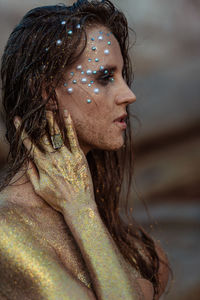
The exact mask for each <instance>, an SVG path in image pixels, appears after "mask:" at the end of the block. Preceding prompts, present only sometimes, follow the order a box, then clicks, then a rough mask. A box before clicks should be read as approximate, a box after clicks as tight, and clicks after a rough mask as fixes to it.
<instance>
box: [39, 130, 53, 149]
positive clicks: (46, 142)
mask: <svg viewBox="0 0 200 300" xmlns="http://www.w3.org/2000/svg"><path fill="white" fill-rule="evenodd" d="M41 143H42V146H43V148H44V150H45V151H47V152H52V151H53V147H52V144H51V142H50V140H49V138H48V136H47V134H44V135H43V136H42V138H41Z"/></svg>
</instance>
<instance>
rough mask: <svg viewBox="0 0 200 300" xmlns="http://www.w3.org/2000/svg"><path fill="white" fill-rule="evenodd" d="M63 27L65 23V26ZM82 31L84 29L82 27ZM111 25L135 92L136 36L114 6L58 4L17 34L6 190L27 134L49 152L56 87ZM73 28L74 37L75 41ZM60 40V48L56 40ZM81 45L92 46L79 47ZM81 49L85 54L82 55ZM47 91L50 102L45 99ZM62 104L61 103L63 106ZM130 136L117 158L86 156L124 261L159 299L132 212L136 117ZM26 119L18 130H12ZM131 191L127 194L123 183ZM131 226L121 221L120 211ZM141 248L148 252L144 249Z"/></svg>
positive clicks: (12, 42)
mask: <svg viewBox="0 0 200 300" xmlns="http://www.w3.org/2000/svg"><path fill="white" fill-rule="evenodd" d="M62 21H66V24H65V25H63V24H62ZM78 24H80V26H79V27H80V28H77V25H78ZM98 24H99V25H104V26H105V27H107V28H108V29H109V31H111V32H112V33H113V34H114V36H115V37H116V39H117V40H118V42H119V45H120V48H121V53H122V56H123V60H124V69H123V77H124V79H125V80H126V82H127V84H128V86H129V87H130V86H131V82H132V69H131V63H130V59H129V56H128V50H129V35H128V33H129V30H128V25H127V20H126V18H125V16H124V14H123V13H122V12H120V11H119V10H117V9H116V8H115V7H114V5H113V4H112V3H111V2H110V1H109V0H105V1H101V2H99V1H96V0H95V1H90V2H89V1H87V0H85V1H77V2H76V3H75V4H74V5H72V6H69V7H67V6H65V5H54V6H44V7H38V8H35V9H33V10H31V11H29V12H28V13H27V14H26V15H25V16H24V18H23V19H22V21H21V22H20V23H19V25H17V26H16V28H15V29H14V30H13V32H12V33H11V35H10V37H9V39H8V42H7V45H6V47H5V51H4V54H3V57H2V67H1V77H2V91H3V95H2V101H3V108H4V117H5V124H6V138H7V140H8V142H9V144H10V152H9V155H8V159H7V162H8V167H7V170H6V172H5V176H4V179H3V180H2V182H1V185H0V191H1V190H2V189H3V188H5V187H6V186H7V185H9V183H10V181H11V179H12V178H13V176H14V175H15V174H16V173H17V172H18V171H19V170H20V169H21V168H22V166H23V165H24V163H26V162H27V161H28V160H29V159H31V158H30V153H29V152H28V151H27V150H26V148H25V147H24V145H23V143H22V141H21V139H20V135H21V132H22V130H23V129H25V130H26V132H27V133H28V135H29V136H30V138H31V139H32V141H34V143H35V144H36V145H37V146H38V147H39V148H40V150H41V151H44V149H43V147H42V144H41V142H40V139H41V137H42V136H43V134H44V133H45V131H48V127H47V124H46V121H45V106H46V104H47V103H48V101H49V100H50V99H52V100H53V101H54V102H55V103H57V98H56V93H55V88H56V87H57V86H59V85H60V84H61V83H62V81H63V78H64V73H66V69H67V68H69V66H70V65H72V64H73V63H74V62H76V61H77V59H78V58H79V57H80V55H81V54H82V53H83V51H84V49H85V46H86V43H87V34H86V29H87V27H89V26H94V25H95V26H96V25H98ZM66 29H67V30H68V29H70V30H72V31H73V35H68V34H67V31H66ZM57 40H61V41H62V43H61V45H59V46H58V45H56V41H57ZM80 41H85V43H83V45H81V47H80ZM77 49H78V50H77ZM43 89H45V92H46V95H48V98H47V99H45V100H44V99H43V97H42V92H43ZM57 105H58V103H57ZM127 112H128V120H127V124H128V127H127V130H126V134H125V145H124V147H123V148H121V149H120V150H118V151H103V150H98V149H95V150H92V151H90V152H89V153H88V155H87V160H88V164H89V167H90V171H91V174H92V178H93V184H94V192H95V200H96V203H97V206H98V209H99V213H100V215H101V218H102V220H103V222H104V223H105V225H106V227H107V228H108V230H109V232H110V234H111V235H112V237H113V239H114V241H115V243H116V244H117V246H118V248H119V250H120V252H121V253H122V255H123V257H124V258H125V259H126V260H127V261H129V263H130V264H131V265H132V266H133V267H134V268H135V269H136V270H138V271H139V272H140V274H141V275H142V277H143V278H145V279H148V280H150V281H151V282H152V284H153V287H154V295H157V294H158V293H159V278H158V270H159V258H158V255H157V252H156V250H155V245H154V241H153V240H152V239H151V237H150V236H149V235H148V234H147V233H146V232H145V231H144V230H143V228H142V227H140V226H139V225H138V224H136V222H135V221H134V219H133V217H132V214H131V212H130V211H129V210H128V200H129V196H130V187H131V184H132V173H133V150H132V149H133V148H132V135H131V128H130V112H129V109H128V108H127ZM55 113H56V119H57V122H58V123H59V125H60V128H61V129H62V131H63V132H62V134H63V137H64V138H66V132H65V130H64V123H63V120H62V118H60V116H59V111H58V110H56V111H55ZM15 116H20V117H21V119H22V125H21V128H20V130H19V131H17V132H16V129H15V127H14V125H13V119H14V117H15ZM123 182H125V183H126V186H127V189H126V192H125V193H124V192H122V183H123ZM121 204H122V208H123V209H124V212H125V214H126V217H127V222H126V223H125V221H124V220H122V218H121V217H120V209H121V208H120V205H121ZM141 249H142V250H141Z"/></svg>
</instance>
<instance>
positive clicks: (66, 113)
mask: <svg viewBox="0 0 200 300" xmlns="http://www.w3.org/2000/svg"><path fill="white" fill-rule="evenodd" d="M68 115H69V114H68V110H66V109H64V116H65V117H68Z"/></svg>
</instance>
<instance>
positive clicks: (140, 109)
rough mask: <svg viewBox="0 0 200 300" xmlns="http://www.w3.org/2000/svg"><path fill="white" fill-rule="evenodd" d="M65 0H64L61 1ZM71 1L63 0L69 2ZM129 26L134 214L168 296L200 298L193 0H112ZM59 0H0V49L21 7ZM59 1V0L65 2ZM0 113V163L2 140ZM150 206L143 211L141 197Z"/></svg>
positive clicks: (198, 66)
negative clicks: (161, 254)
mask: <svg viewBox="0 0 200 300" xmlns="http://www.w3.org/2000/svg"><path fill="white" fill-rule="evenodd" d="M62 2H64V1H62ZM71 2H73V1H68V2H67V3H71ZM113 2H114V3H115V4H116V5H117V6H118V7H119V8H121V9H122V10H123V11H124V12H125V14H126V16H127V17H128V19H129V25H130V26H131V27H132V28H133V29H134V30H135V32H136V35H137V39H136V44H135V46H134V47H133V49H132V50H131V57H132V61H133V66H134V70H135V81H134V84H133V90H134V92H135V94H136V95H137V103H135V104H134V105H133V107H132V112H133V114H134V115H136V116H137V118H139V120H140V122H138V121H137V120H136V119H135V120H134V119H133V128H134V132H135V142H134V147H135V158H136V162H135V187H133V191H132V194H133V198H134V203H130V205H131V206H133V207H134V216H136V219H137V220H138V221H140V222H142V223H143V224H144V226H147V227H149V225H150V224H154V226H153V227H154V230H153V232H152V233H153V235H154V236H155V237H156V238H157V239H159V240H160V242H161V244H162V246H163V247H164V249H165V251H166V252H167V254H168V256H169V260H170V263H171V267H172V270H173V272H174V280H173V282H172V286H171V287H170V291H169V294H167V295H164V296H163V299H167V300H179V299H182V300H188V299H189V300H199V299H200V271H199V270H200V256H199V253H200V238H199V229H200V201H199V200H200V134H199V133H200V1H199V0H137V1H136V0H124V1H119V0H118V1H117V0H116V1H113ZM55 3H60V1H56V0H55V1H50V0H46V1H45V0H43V1H36V0H30V1H25V0H18V1H17V2H16V1H13V0H0V33H1V35H0V36H1V38H0V54H2V52H3V48H4V46H5V43H6V40H7V39H8V36H9V33H10V32H11V30H12V29H13V27H14V26H15V25H16V24H17V23H18V22H19V20H20V19H21V17H22V16H23V15H24V13H25V12H26V11H27V10H29V9H31V8H33V7H35V6H40V5H47V4H55ZM65 3H66V2H65ZM3 134H4V127H3V123H2V121H1V120H0V167H1V166H3V163H4V161H5V156H6V153H7V149H8V146H7V145H6V143H5V141H4V137H3ZM140 199H144V200H145V201H146V202H147V204H148V207H149V213H150V216H151V220H150V219H149V218H148V217H147V215H146V213H145V211H144V207H143V206H142V204H141V200H140Z"/></svg>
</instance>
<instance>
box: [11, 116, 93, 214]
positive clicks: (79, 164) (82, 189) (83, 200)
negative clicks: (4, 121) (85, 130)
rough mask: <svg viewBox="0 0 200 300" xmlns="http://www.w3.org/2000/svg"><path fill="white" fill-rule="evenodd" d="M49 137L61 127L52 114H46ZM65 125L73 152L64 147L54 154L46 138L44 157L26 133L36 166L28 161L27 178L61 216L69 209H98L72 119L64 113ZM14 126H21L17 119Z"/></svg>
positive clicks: (27, 144)
mask: <svg viewBox="0 0 200 300" xmlns="http://www.w3.org/2000/svg"><path fill="white" fill-rule="evenodd" d="M46 118H47V122H48V125H49V129H50V134H52V135H54V134H55V133H56V135H58V134H60V129H59V127H58V124H57V123H56V121H55V120H54V116H53V113H52V112H51V111H47V112H46ZM64 122H65V126H66V129H67V135H68V139H69V144H70V148H71V151H70V150H69V149H68V148H67V147H66V146H65V145H64V144H63V145H62V147H61V148H60V149H58V150H54V149H53V147H52V145H51V142H50V139H49V137H48V135H47V134H45V135H44V136H43V138H42V143H43V146H44V149H45V150H46V154H43V153H42V152H41V151H40V150H39V149H38V148H37V147H36V145H35V144H34V143H33V142H32V141H31V140H30V138H29V137H28V135H27V134H26V133H25V132H23V134H22V140H23V144H24V146H25V147H26V148H27V149H28V150H30V149H32V150H31V153H32V158H33V162H32V161H29V167H28V170H27V176H28V178H29V179H30V182H31V183H32V185H33V188H34V191H35V193H36V194H38V195H39V196H40V197H41V198H43V199H44V200H45V201H46V202H47V203H48V204H49V205H50V206H52V207H53V208H54V209H55V210H57V211H59V212H61V213H62V212H63V210H66V209H68V208H69V209H70V210H71V211H75V210H77V209H81V208H96V203H95V199H94V192H93V183H92V179H91V174H90V170H89V167H88V164H87V160H86V157H85V155H84V153H83V151H82V150H81V148H80V146H79V143H78V139H77V135H76V132H75V129H74V126H73V121H72V119H71V116H70V115H69V113H68V112H67V111H65V112H64ZM14 123H15V126H16V127H18V126H19V125H20V119H19V117H15V120H14Z"/></svg>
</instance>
